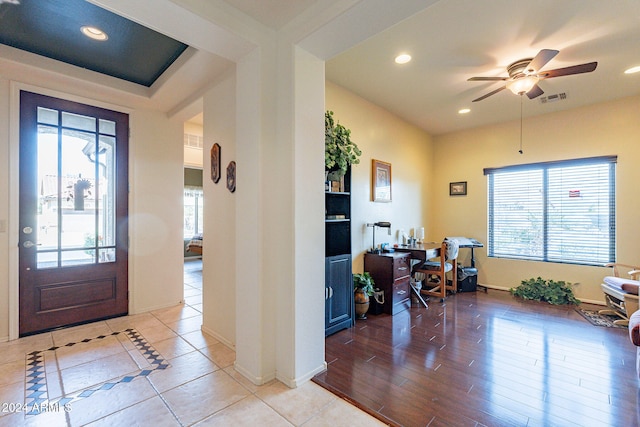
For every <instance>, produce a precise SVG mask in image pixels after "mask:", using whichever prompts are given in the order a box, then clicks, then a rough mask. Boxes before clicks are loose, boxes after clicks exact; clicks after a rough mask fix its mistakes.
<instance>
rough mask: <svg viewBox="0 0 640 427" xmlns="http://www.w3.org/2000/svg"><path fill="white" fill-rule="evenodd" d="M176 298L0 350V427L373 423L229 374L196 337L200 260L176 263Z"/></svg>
mask: <svg viewBox="0 0 640 427" xmlns="http://www.w3.org/2000/svg"><path fill="white" fill-rule="evenodd" d="M184 299H185V302H184V304H181V305H178V306H175V307H171V308H166V309H161V310H156V311H152V312H150V313H143V314H139V315H133V316H127V317H120V318H115V319H109V320H106V321H100V322H95V323H91V324H87V325H82V326H77V327H73V328H68V329H63V330H57V331H52V332H47V333H42V334H39V335H34V336H30V337H26V338H21V339H18V340H15V341H11V342H4V343H0V360H2V362H1V363H0V403H1V404H2V408H1V411H0V427H3V426H11V427H14V426H40V425H42V426H45V425H47V426H56V427H57V426H84V425H91V426H107V425H108V426H132V425H138V426H155V427H158V426H162V427H164V426H191V425H199V426H201V425H202V426H205V425H206V426H229V425H233V426H241V425H246V426H255V425H269V426H291V425H295V426H300V425H305V426H326V425H333V426H358V425H360V426H370V425H383V424H381V423H380V422H379V421H377V420H375V419H374V418H372V417H370V416H369V415H367V414H366V413H364V412H362V411H360V410H358V409H357V408H355V407H354V406H351V405H349V404H348V403H346V402H345V401H344V400H342V399H340V398H338V397H336V396H335V395H333V394H331V393H330V392H328V391H326V390H325V389H323V388H322V387H320V386H318V385H316V384H314V383H312V382H311V381H309V382H307V383H305V384H304V385H303V386H301V387H299V388H297V389H289V388H288V387H286V386H285V385H283V384H282V383H280V382H278V381H271V382H269V383H267V384H265V385H263V386H255V385H253V384H252V383H250V382H249V381H247V380H246V379H245V378H244V377H242V376H240V375H238V374H237V373H236V372H235V370H234V369H233V362H234V360H235V353H234V352H233V351H232V350H230V349H229V348H227V347H226V346H224V345H223V344H222V343H220V342H218V341H217V340H216V339H214V338H212V337H211V336H208V335H206V334H204V333H202V332H201V330H200V325H201V323H202V262H201V261H200V260H196V261H186V262H185V270H184ZM29 412H31V414H29Z"/></svg>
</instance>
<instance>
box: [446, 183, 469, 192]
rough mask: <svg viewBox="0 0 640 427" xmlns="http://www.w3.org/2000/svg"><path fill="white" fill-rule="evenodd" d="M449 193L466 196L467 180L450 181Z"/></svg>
mask: <svg viewBox="0 0 640 427" xmlns="http://www.w3.org/2000/svg"><path fill="white" fill-rule="evenodd" d="M449 195H450V196H466V195H467V181H459V182H450V183H449Z"/></svg>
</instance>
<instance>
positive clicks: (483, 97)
mask: <svg viewBox="0 0 640 427" xmlns="http://www.w3.org/2000/svg"><path fill="white" fill-rule="evenodd" d="M504 89H505V86H500V87H499V88H498V89H496V90H493V91H491V92H489V93H487V94H485V95H482V96H481V97H480V98H476V99H474V100H473V101H471V102H477V101H482V100H483V99H485V98H488V97H490V96H491V95H495V94H496V93H498V92H500V91H501V90H504Z"/></svg>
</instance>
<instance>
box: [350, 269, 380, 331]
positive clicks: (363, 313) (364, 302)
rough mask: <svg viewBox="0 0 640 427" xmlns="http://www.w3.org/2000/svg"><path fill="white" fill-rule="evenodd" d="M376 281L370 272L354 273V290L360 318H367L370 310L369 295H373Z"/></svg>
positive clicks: (357, 312)
mask: <svg viewBox="0 0 640 427" xmlns="http://www.w3.org/2000/svg"><path fill="white" fill-rule="evenodd" d="M374 284H375V282H374V281H373V278H372V277H371V275H370V274H369V273H368V272H366V271H365V272H364V273H356V274H354V275H353V292H354V294H355V295H354V301H355V305H356V314H357V315H358V319H366V318H367V311H368V310H369V297H370V296H372V295H373V292H374V287H373V285H374Z"/></svg>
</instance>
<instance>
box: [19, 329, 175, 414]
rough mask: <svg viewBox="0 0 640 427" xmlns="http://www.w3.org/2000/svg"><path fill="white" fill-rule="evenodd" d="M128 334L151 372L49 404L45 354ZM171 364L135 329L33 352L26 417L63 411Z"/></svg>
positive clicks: (28, 369)
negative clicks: (82, 400)
mask: <svg viewBox="0 0 640 427" xmlns="http://www.w3.org/2000/svg"><path fill="white" fill-rule="evenodd" d="M120 334H125V335H126V336H127V337H128V338H129V340H130V341H131V343H132V344H133V345H134V346H135V347H136V349H137V350H138V351H139V352H140V354H141V355H142V356H143V357H144V358H145V359H146V360H147V362H149V364H150V365H151V366H152V367H151V368H150V369H142V370H140V371H139V372H138V373H135V374H132V375H125V376H123V377H121V378H119V379H117V380H114V381H108V382H105V383H103V384H100V385H97V386H93V387H90V388H87V389H85V390H82V391H80V392H77V393H74V394H72V395H68V396H63V397H61V398H60V399H58V400H56V401H49V397H48V392H47V376H46V373H45V365H44V359H45V353H46V352H51V351H56V350H57V349H59V348H62V347H73V346H74V345H81V344H87V343H90V342H92V341H96V340H102V339H104V338H107V337H110V336H116V335H120ZM169 366H170V365H169V363H168V362H167V361H166V360H165V359H164V358H163V357H162V356H161V355H160V353H158V352H157V351H156V350H155V349H154V348H153V347H152V346H151V345H150V344H149V343H148V342H147V341H146V340H145V339H144V337H143V336H142V335H140V333H139V332H138V331H136V330H135V329H133V328H129V329H125V330H123V331H117V332H112V333H110V334H107V335H99V336H97V337H94V338H85V339H83V340H81V341H78V342H70V343H67V344H65V345H62V346H53V347H49V348H47V349H45V350H38V351H32V352H31V353H27V355H26V371H25V375H26V381H25V408H26V409H27V410H26V414H27V415H38V414H41V413H43V412H46V411H48V410H50V408H52V407H53V408H63V407H66V406H67V405H69V404H71V403H72V402H75V401H78V400H80V399H84V398H86V397H89V396H92V395H93V394H94V393H96V392H98V391H106V390H111V389H112V388H113V387H115V386H116V385H118V384H122V383H129V382H131V381H133V380H135V379H136V378H140V377H146V376H148V375H149V374H151V373H152V372H154V371H156V370H159V369H160V370H162V369H167V368H168V367H169Z"/></svg>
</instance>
